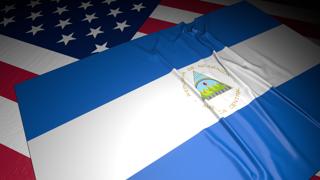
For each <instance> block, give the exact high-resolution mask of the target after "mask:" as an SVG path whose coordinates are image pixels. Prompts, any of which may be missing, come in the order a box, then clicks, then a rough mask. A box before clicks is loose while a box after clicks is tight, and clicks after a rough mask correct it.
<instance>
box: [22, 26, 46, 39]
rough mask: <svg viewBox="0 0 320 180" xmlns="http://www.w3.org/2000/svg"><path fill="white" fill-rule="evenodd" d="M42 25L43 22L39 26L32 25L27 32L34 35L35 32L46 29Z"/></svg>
mask: <svg viewBox="0 0 320 180" xmlns="http://www.w3.org/2000/svg"><path fill="white" fill-rule="evenodd" d="M42 25H43V24H40V25H39V26H31V29H30V30H29V31H28V32H26V33H32V35H33V36H34V35H35V34H37V32H39V31H43V30H44V29H42Z"/></svg>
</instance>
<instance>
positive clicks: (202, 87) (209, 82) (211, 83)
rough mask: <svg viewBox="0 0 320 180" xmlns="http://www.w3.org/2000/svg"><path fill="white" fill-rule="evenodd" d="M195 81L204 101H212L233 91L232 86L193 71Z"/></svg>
mask: <svg viewBox="0 0 320 180" xmlns="http://www.w3.org/2000/svg"><path fill="white" fill-rule="evenodd" d="M193 80H194V85H195V87H196V88H197V90H198V91H199V92H200V95H201V97H202V99H207V100H209V99H212V98H214V97H216V96H218V95H220V94H222V93H224V92H226V91H228V90H229V89H231V87H230V86H228V85H226V84H224V83H221V82H219V81H217V80H215V79H212V78H210V77H208V76H206V75H204V74H201V73H199V72H196V71H193Z"/></svg>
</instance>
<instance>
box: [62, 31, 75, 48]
mask: <svg viewBox="0 0 320 180" xmlns="http://www.w3.org/2000/svg"><path fill="white" fill-rule="evenodd" d="M72 35H73V33H71V34H69V35H64V34H62V39H60V40H59V41H58V42H57V43H61V42H63V43H64V45H67V44H68V43H69V41H72V40H75V39H76V38H74V37H72Z"/></svg>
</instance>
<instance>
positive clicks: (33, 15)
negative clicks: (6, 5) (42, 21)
mask: <svg viewBox="0 0 320 180" xmlns="http://www.w3.org/2000/svg"><path fill="white" fill-rule="evenodd" d="M40 16H42V14H41V11H39V12H36V13H34V12H31V15H30V16H29V17H27V18H26V19H32V21H34V20H35V19H36V18H37V17H40Z"/></svg>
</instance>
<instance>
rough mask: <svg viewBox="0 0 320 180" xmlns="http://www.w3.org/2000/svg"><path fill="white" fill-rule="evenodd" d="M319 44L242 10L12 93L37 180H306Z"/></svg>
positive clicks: (314, 161)
mask: <svg viewBox="0 0 320 180" xmlns="http://www.w3.org/2000/svg"><path fill="white" fill-rule="evenodd" d="M319 52H320V51H319V47H318V46H316V45H314V44H313V43H311V42H310V41H309V40H306V39H305V38H303V37H302V36H300V35H299V34H297V33H295V32H294V31H292V30H290V29H289V28H288V27H286V26H284V25H282V24H280V23H279V22H278V21H276V20H274V19H272V18H270V17H269V16H267V15H265V14H264V13H261V12H260V11H258V10H257V9H255V8H254V7H252V6H250V5H248V4H247V3H239V4H236V5H232V6H229V7H226V8H223V9H220V10H217V11H215V12H213V13H209V14H207V15H204V16H202V17H199V18H198V19H196V20H195V21H194V22H193V23H190V24H180V25H178V26H175V27H173V28H170V29H167V30H164V31H161V32H159V33H154V34H152V35H149V36H145V37H143V38H139V39H137V40H134V41H131V42H129V43H126V44H122V45H119V46H117V47H115V48H112V49H110V50H108V51H107V52H103V53H100V54H97V55H94V56H90V57H88V58H85V59H83V60H81V61H77V62H75V63H72V64H70V65H67V66H65V67H62V68H59V69H56V70H53V71H51V72H49V73H46V74H43V75H41V76H38V77H36V78H34V79H32V80H29V81H26V82H24V83H21V84H19V85H18V86H16V92H17V97H18V102H19V108H20V112H21V115H22V120H23V126H24V130H25V134H26V138H27V141H28V146H29V150H30V154H31V158H32V161H33V166H34V169H35V174H36V177H37V178H38V179H127V178H131V179H307V178H309V177H311V176H312V175H313V174H315V173H316V171H317V170H318V169H319V167H320V161H319V159H320V141H318V140H317V139H319V137H320V130H319V127H320V124H319V119H320V113H319V105H318V102H319V100H320V99H319V98H320V97H319V95H318V92H320V87H319V84H318V82H319V77H320V69H319V64H318V63H319V58H320V54H319Z"/></svg>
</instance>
